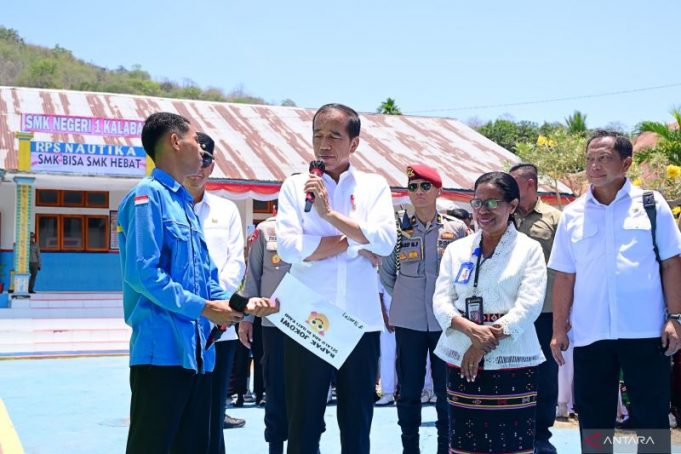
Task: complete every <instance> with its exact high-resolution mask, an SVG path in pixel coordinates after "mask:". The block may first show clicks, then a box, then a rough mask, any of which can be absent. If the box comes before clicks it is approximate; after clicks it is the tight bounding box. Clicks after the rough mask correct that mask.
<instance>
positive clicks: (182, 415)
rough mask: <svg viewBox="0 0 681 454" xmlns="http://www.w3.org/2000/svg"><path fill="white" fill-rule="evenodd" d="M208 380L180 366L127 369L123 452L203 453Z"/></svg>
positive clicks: (206, 436)
mask: <svg viewBox="0 0 681 454" xmlns="http://www.w3.org/2000/svg"><path fill="white" fill-rule="evenodd" d="M211 378H212V377H211V374H197V373H196V372H194V371H193V370H189V369H183V368H182V367H170V366H150V365H144V366H131V367H130V391H131V392H132V396H131V399H130V429H129V431H128V445H127V448H126V452H127V453H128V454H134V453H140V454H150V453H163V454H165V453H168V452H171V453H178V454H179V453H187V452H191V453H207V452H208V440H209V438H210V404H211Z"/></svg>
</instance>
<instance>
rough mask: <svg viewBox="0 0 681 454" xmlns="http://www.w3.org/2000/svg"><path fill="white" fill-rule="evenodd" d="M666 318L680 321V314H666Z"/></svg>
mask: <svg viewBox="0 0 681 454" xmlns="http://www.w3.org/2000/svg"><path fill="white" fill-rule="evenodd" d="M667 320H676V321H677V322H679V323H681V314H667Z"/></svg>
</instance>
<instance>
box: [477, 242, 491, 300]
mask: <svg viewBox="0 0 681 454" xmlns="http://www.w3.org/2000/svg"><path fill="white" fill-rule="evenodd" d="M480 243H481V246H480V247H479V248H478V249H477V252H478V253H477V254H476V255H477V256H478V259H477V261H476V263H475V277H474V278H473V289H475V290H477V288H478V276H479V275H480V267H482V265H483V263H485V262H486V261H487V260H488V259H489V258H491V257H492V255H494V251H492V254H491V255H490V256H489V257H488V258H483V259H482V260H480V257H482V241H481V242H480Z"/></svg>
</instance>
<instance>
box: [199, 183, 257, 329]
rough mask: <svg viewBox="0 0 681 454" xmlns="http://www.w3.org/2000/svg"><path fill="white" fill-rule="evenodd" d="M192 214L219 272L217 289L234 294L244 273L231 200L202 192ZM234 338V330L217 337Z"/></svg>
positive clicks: (240, 237)
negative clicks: (196, 220) (220, 288)
mask: <svg viewBox="0 0 681 454" xmlns="http://www.w3.org/2000/svg"><path fill="white" fill-rule="evenodd" d="M194 213H196V216H197V217H198V218H199V222H200V223H201V227H203V235H204V236H205V237H206V244H207V246H208V253H209V254H210V258H211V259H212V260H213V262H214V263H215V266H216V267H217V269H218V277H219V280H220V286H221V287H222V288H224V289H225V290H226V291H228V292H229V293H234V292H236V290H237V289H238V288H239V286H240V285H241V279H242V278H243V277H244V271H245V270H246V263H245V261H244V236H243V231H242V228H241V216H239V209H238V208H237V207H236V205H235V204H234V202H232V201H231V200H227V199H224V198H222V197H218V196H216V195H213V194H209V193H208V192H204V195H203V199H201V201H200V202H198V203H196V204H195V205H194ZM236 339H237V335H236V330H235V329H234V327H232V328H229V329H228V330H227V331H226V332H225V333H224V334H223V335H222V337H221V338H220V340H221V341H225V340H236Z"/></svg>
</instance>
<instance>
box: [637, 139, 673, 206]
mask: <svg viewBox="0 0 681 454" xmlns="http://www.w3.org/2000/svg"><path fill="white" fill-rule="evenodd" d="M646 152H647V153H648V154H647V158H646V160H645V161H640V159H635V160H634V162H633V164H632V165H631V168H630V169H629V178H631V180H632V184H633V185H634V186H641V187H642V188H645V189H653V190H655V191H658V192H659V193H660V194H662V195H663V196H664V197H665V199H667V200H670V201H671V200H676V199H678V198H680V197H681V166H678V165H674V164H672V163H670V162H669V158H668V157H667V156H666V155H665V154H664V153H663V152H661V151H660V150H656V149H652V151H648V150H646ZM638 154H640V153H637V155H638ZM637 157H638V156H637Z"/></svg>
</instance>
